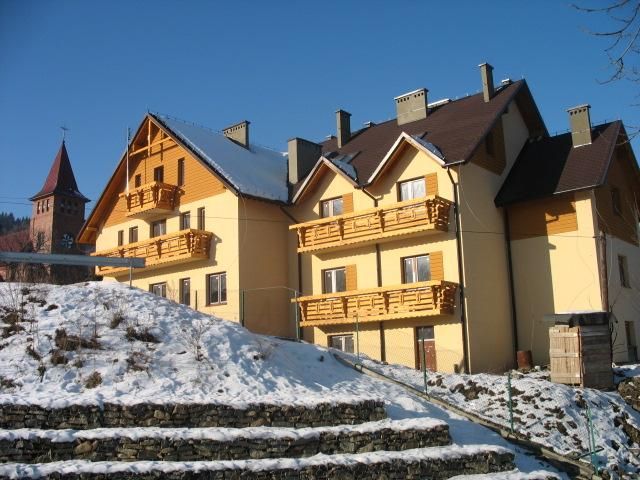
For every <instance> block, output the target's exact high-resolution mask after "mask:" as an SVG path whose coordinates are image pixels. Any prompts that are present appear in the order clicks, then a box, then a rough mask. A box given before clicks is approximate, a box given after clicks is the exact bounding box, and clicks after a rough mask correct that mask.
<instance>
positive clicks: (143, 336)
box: [126, 326, 160, 343]
mask: <svg viewBox="0 0 640 480" xmlns="http://www.w3.org/2000/svg"><path fill="white" fill-rule="evenodd" d="M126 338H127V340H129V341H130V342H133V341H134V340H139V341H140V342H149V343H160V340H158V338H157V337H156V336H155V335H154V334H153V333H151V331H150V329H149V328H148V327H145V328H143V329H140V330H136V329H135V328H134V327H132V326H129V327H127V334H126Z"/></svg>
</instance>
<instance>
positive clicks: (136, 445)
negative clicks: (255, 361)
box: [0, 425, 451, 463]
mask: <svg viewBox="0 0 640 480" xmlns="http://www.w3.org/2000/svg"><path fill="white" fill-rule="evenodd" d="M450 443H451V441H450V437H449V427H448V426H447V425H439V426H437V427H433V428H430V429H424V430H418V429H407V430H393V429H390V428H383V429H380V430H376V431H371V432H342V433H336V432H326V431H325V432H320V433H319V435H316V436H313V437H309V438H299V437H298V438H296V437H295V436H290V437H274V438H259V437H258V438H251V437H242V438H236V439H233V440H230V441H228V442H223V441H216V440H208V439H172V438H151V437H147V438H139V439H135V440H133V439H129V438H123V437H117V438H101V439H90V438H89V439H82V438H81V439H76V440H75V441H73V442H52V441H50V440H49V439H43V438H37V439H30V440H13V441H6V440H5V441H0V462H15V463H46V462H54V461H61V460H73V459H81V460H91V461H125V462H132V461H139V460H165V461H185V462H186V461H194V460H245V459H263V458H300V457H310V456H312V455H316V454H318V453H324V454H327V455H331V454H336V453H362V452H371V451H378V450H386V451H398V450H408V449H412V448H422V447H437V446H445V445H449V444H450Z"/></svg>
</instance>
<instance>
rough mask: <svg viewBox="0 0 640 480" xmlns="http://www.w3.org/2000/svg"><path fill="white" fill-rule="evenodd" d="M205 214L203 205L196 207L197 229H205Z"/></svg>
mask: <svg viewBox="0 0 640 480" xmlns="http://www.w3.org/2000/svg"><path fill="white" fill-rule="evenodd" d="M204 220H205V216H204V207H200V208H199V209H198V230H204V229H205V223H204Z"/></svg>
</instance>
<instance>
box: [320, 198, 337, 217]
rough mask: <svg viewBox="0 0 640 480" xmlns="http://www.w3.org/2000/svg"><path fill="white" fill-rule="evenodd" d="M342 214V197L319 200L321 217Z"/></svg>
mask: <svg viewBox="0 0 640 480" xmlns="http://www.w3.org/2000/svg"><path fill="white" fill-rule="evenodd" d="M341 214H342V197H340V198H332V199H331V200H323V201H321V202H320V215H322V218H326V217H333V216H334V215H341Z"/></svg>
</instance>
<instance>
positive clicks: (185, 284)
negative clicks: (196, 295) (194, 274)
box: [180, 278, 191, 305]
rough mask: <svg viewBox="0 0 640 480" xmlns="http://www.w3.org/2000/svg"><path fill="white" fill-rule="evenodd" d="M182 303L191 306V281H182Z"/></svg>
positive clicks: (187, 279) (185, 279)
mask: <svg viewBox="0 0 640 480" xmlns="http://www.w3.org/2000/svg"><path fill="white" fill-rule="evenodd" d="M180 303H181V304H183V305H191V279H189V278H181V279H180Z"/></svg>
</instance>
